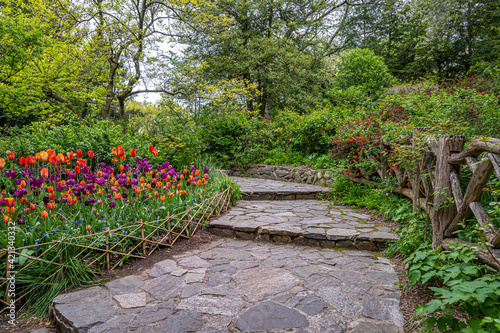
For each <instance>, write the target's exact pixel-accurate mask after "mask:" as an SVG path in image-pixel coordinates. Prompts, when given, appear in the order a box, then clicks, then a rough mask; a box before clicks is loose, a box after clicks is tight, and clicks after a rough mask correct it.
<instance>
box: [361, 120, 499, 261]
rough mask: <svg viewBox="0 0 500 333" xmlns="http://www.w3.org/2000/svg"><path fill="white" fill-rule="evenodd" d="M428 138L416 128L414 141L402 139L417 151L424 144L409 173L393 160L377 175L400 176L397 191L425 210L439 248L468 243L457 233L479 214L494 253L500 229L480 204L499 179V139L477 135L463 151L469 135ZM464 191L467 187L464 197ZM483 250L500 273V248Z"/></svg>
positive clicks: (383, 145)
mask: <svg viewBox="0 0 500 333" xmlns="http://www.w3.org/2000/svg"><path fill="white" fill-rule="evenodd" d="M424 134H425V128H416V129H415V130H414V132H413V138H412V140H409V139H406V140H400V142H403V143H406V144H410V145H413V146H414V147H415V146H416V145H417V142H418V143H420V146H419V147H422V145H421V144H422V143H424V147H425V149H424V151H423V153H422V156H421V159H420V160H418V161H415V164H414V165H413V167H407V169H406V170H405V169H402V168H397V167H396V168H395V167H392V168H391V166H390V165H388V163H387V162H388V161H384V162H382V163H381V165H380V167H379V168H377V173H378V174H379V176H380V177H381V178H382V179H384V178H395V179H396V180H397V184H398V185H397V187H396V189H395V192H397V193H400V194H402V195H404V196H406V197H408V198H410V199H411V200H412V202H413V210H414V211H417V210H418V209H423V210H424V211H425V212H426V213H427V214H428V216H429V217H430V220H431V222H432V230H433V239H432V244H433V246H434V247H438V246H444V247H447V246H448V245H449V244H450V243H453V242H464V241H463V240H458V239H455V238H454V237H455V232H456V231H457V230H459V228H461V225H460V222H461V221H467V220H469V219H470V218H471V217H472V216H474V217H475V218H476V220H477V222H478V223H479V225H480V226H481V227H482V228H483V230H484V234H485V236H486V241H487V242H488V243H489V244H490V245H491V247H492V248H493V249H498V248H500V230H498V229H497V228H495V226H494V225H493V223H491V218H490V217H489V216H488V213H487V212H486V210H485V209H484V207H483V206H482V205H481V203H480V201H481V196H482V194H483V192H484V188H485V186H486V184H487V183H488V181H489V180H490V178H491V176H492V175H493V174H496V176H497V177H498V178H499V179H500V139H496V138H487V137H475V138H473V139H472V140H471V142H470V144H469V146H468V147H467V148H466V149H465V150H464V145H465V143H466V138H465V137H464V136H461V135H445V136H441V137H440V138H439V139H436V138H435V137H433V136H430V135H427V136H425V135H424ZM379 145H380V149H381V151H384V150H385V149H388V150H389V151H390V150H392V149H394V147H393V146H392V144H390V143H384V142H381V141H380V142H379ZM464 164H467V165H468V166H469V168H470V170H471V171H472V173H473V174H472V178H471V180H470V181H469V182H468V184H463V180H462V178H461V171H462V165H464ZM354 181H355V182H359V183H365V184H372V185H377V184H376V183H375V182H373V181H370V180H369V179H366V178H354ZM408 185H409V186H408ZM462 185H464V186H462ZM465 185H466V186H465ZM462 188H466V190H465V193H463V192H462ZM476 245H477V246H478V248H480V247H481V246H480V245H478V244H476ZM480 251H481V254H480V255H479V256H478V257H480V260H481V261H482V262H484V263H487V264H489V265H490V266H491V267H494V268H496V269H498V270H500V262H499V261H498V259H497V258H496V256H497V255H498V254H499V252H500V251H499V250H493V252H492V253H490V254H493V253H496V255H495V256H493V255H484V252H485V251H486V250H485V249H484V248H483V249H482V250H480Z"/></svg>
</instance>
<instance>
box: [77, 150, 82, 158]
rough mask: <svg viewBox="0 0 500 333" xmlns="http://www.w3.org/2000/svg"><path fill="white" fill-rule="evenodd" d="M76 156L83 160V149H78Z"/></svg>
mask: <svg viewBox="0 0 500 333" xmlns="http://www.w3.org/2000/svg"><path fill="white" fill-rule="evenodd" d="M76 156H78V157H79V158H82V157H83V151H82V150H81V149H77V150H76Z"/></svg>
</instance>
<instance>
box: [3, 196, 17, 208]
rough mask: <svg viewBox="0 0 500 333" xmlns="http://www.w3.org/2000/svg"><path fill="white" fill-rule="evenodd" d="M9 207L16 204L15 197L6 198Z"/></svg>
mask: <svg viewBox="0 0 500 333" xmlns="http://www.w3.org/2000/svg"><path fill="white" fill-rule="evenodd" d="M5 201H6V204H5V205H6V206H7V207H14V206H15V205H16V200H14V198H5Z"/></svg>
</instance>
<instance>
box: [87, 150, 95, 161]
mask: <svg viewBox="0 0 500 333" xmlns="http://www.w3.org/2000/svg"><path fill="white" fill-rule="evenodd" d="M88 155H89V158H90V159H93V158H94V152H93V151H92V150H89V153H88Z"/></svg>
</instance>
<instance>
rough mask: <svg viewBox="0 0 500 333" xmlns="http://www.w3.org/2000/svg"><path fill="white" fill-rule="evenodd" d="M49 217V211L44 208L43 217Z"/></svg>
mask: <svg viewBox="0 0 500 333" xmlns="http://www.w3.org/2000/svg"><path fill="white" fill-rule="evenodd" d="M47 217H49V213H47V211H46V210H44V211H43V212H42V219H46V218H47Z"/></svg>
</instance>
